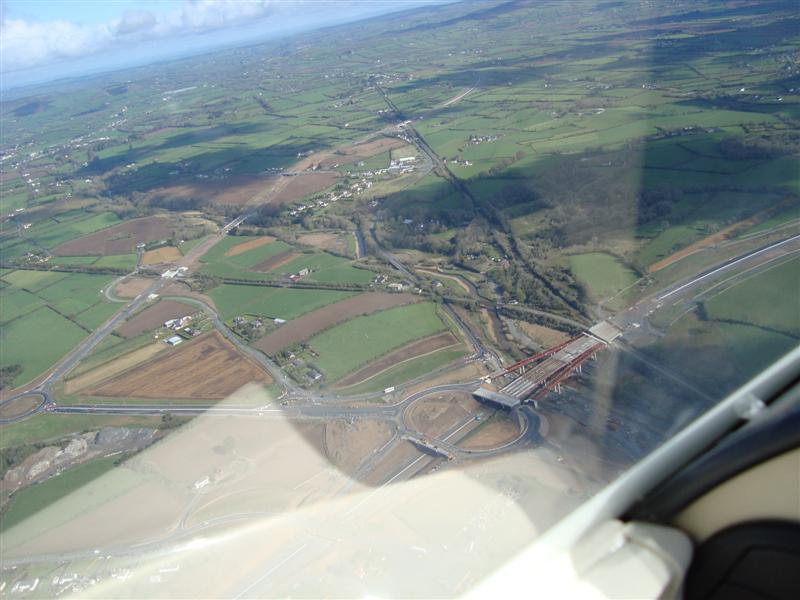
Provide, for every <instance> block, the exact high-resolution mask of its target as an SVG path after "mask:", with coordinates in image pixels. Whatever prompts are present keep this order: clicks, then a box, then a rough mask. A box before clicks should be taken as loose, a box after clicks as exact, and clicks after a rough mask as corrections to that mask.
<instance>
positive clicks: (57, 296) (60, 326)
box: [0, 270, 119, 385]
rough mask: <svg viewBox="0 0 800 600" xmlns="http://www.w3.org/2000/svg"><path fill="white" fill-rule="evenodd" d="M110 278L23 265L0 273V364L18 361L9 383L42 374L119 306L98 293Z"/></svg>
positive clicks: (17, 383) (17, 382)
mask: <svg viewBox="0 0 800 600" xmlns="http://www.w3.org/2000/svg"><path fill="white" fill-rule="evenodd" d="M112 279H113V277H112V276H109V275H95V274H87V273H63V272H53V271H26V270H18V271H13V272H8V273H5V274H3V275H2V281H4V282H5V283H7V284H8V285H6V286H4V287H3V288H2V289H0V323H1V324H2V333H0V344H2V349H3V352H2V366H11V365H19V367H18V369H19V373H18V374H17V375H16V376H15V377H14V378H13V384H12V385H20V384H22V383H24V382H26V381H30V380H31V379H33V378H35V377H36V376H38V375H40V374H42V373H43V372H44V371H46V370H47V369H48V368H49V367H50V366H52V365H53V364H54V363H55V362H56V361H57V360H58V359H59V358H61V356H63V355H64V354H66V353H67V352H68V351H69V350H70V349H71V348H72V347H73V346H75V345H76V344H77V343H78V342H80V341H81V340H82V339H83V338H84V337H86V336H87V335H88V334H89V333H90V332H91V331H92V330H93V329H94V328H95V327H97V326H99V325H100V324H102V323H103V322H104V321H106V320H107V319H108V318H109V317H110V316H111V315H112V314H113V313H114V312H116V311H117V310H118V308H119V307H118V305H116V304H114V303H111V302H108V301H107V300H106V299H105V296H103V294H101V293H100V291H101V290H102V289H103V288H104V287H105V286H106V285H108V284H109V283H110V282H111V280H112ZM32 340H39V342H38V343H31V341H32Z"/></svg>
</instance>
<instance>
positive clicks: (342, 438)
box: [325, 419, 393, 475]
mask: <svg viewBox="0 0 800 600" xmlns="http://www.w3.org/2000/svg"><path fill="white" fill-rule="evenodd" d="M392 435H393V431H392V428H391V426H390V425H389V424H388V423H385V422H383V421H364V420H357V421H354V422H353V423H350V422H348V421H346V420H344V419H337V420H335V421H329V422H328V423H326V424H325V452H326V453H327V455H328V458H330V460H331V462H332V463H333V464H335V465H336V466H337V467H338V468H339V469H341V470H342V471H343V472H344V473H346V474H348V475H352V474H354V473H355V472H356V470H357V469H358V467H359V466H360V465H361V463H363V462H364V460H365V459H367V458H368V457H369V456H370V455H371V454H372V453H373V452H374V451H376V450H378V449H379V448H380V447H381V446H383V445H384V444H385V443H386V442H388V441H389V440H390V439H391V438H392Z"/></svg>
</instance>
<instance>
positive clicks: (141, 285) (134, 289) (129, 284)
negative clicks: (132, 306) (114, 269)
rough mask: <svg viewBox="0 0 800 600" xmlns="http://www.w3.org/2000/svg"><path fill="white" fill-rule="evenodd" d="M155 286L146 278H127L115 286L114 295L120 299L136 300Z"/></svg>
mask: <svg viewBox="0 0 800 600" xmlns="http://www.w3.org/2000/svg"><path fill="white" fill-rule="evenodd" d="M152 284H153V280H152V279H147V278H145V277H126V278H125V279H123V280H122V281H120V282H119V283H118V284H117V285H116V286H114V290H113V291H114V295H115V296H119V297H120V298H135V297H136V296H138V295H139V294H141V293H142V292H144V291H145V290H146V289H147V288H149V287H150V286H151V285H152Z"/></svg>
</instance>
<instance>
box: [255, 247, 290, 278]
mask: <svg viewBox="0 0 800 600" xmlns="http://www.w3.org/2000/svg"><path fill="white" fill-rule="evenodd" d="M298 256H300V255H299V254H298V253H297V252H292V251H291V250H287V251H286V252H280V253H278V254H276V255H275V256H270V257H269V258H268V259H267V260H265V261H263V262H260V263H258V264H257V265H256V266H254V267H252V270H253V271H260V272H261V273H269V272H270V271H272V269H277V268H278V267H282V266H283V265H285V264H286V263H288V262H291V261H292V260H294V259H295V258H297V257H298Z"/></svg>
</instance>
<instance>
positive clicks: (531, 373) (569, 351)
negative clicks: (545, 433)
mask: <svg viewBox="0 0 800 600" xmlns="http://www.w3.org/2000/svg"><path fill="white" fill-rule="evenodd" d="M620 333H621V332H620V331H619V329H617V328H616V327H614V326H613V325H611V324H610V323H608V322H607V321H603V322H601V323H599V324H597V325H595V326H594V327H592V328H591V329H589V330H588V331H586V332H584V333H582V334H581V335H579V336H577V337H575V338H572V339H571V340H568V341H566V342H563V343H561V344H558V345H557V346H553V347H552V348H548V349H547V350H544V351H543V352H540V353H538V354H536V355H534V356H530V357H528V358H525V359H523V360H521V361H518V362H516V363H514V364H513V365H509V366H507V367H505V368H503V369H501V370H499V371H495V372H494V373H491V374H489V375H487V376H486V377H484V379H483V381H484V385H482V386H481V387H479V388H478V389H477V390H475V392H473V394H474V395H475V397H476V398H478V400H480V401H482V402H485V403H487V404H490V405H493V406H495V407H500V408H505V409H512V408H516V407H517V406H519V405H521V404H523V403H526V402H535V401H536V400H539V399H540V398H542V397H543V396H544V395H545V394H547V393H548V392H549V391H551V390H559V389H560V386H561V382H563V381H564V380H565V379H567V378H568V377H570V376H571V375H572V374H573V373H575V372H576V371H577V372H580V371H581V370H582V365H583V363H584V362H586V361H587V360H589V359H590V358H592V357H594V356H596V354H597V353H598V352H599V351H600V350H602V349H604V348H606V347H607V346H608V345H609V344H610V343H611V342H612V341H613V340H614V339H615V338H616V337H618V336H619V335H620Z"/></svg>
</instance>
